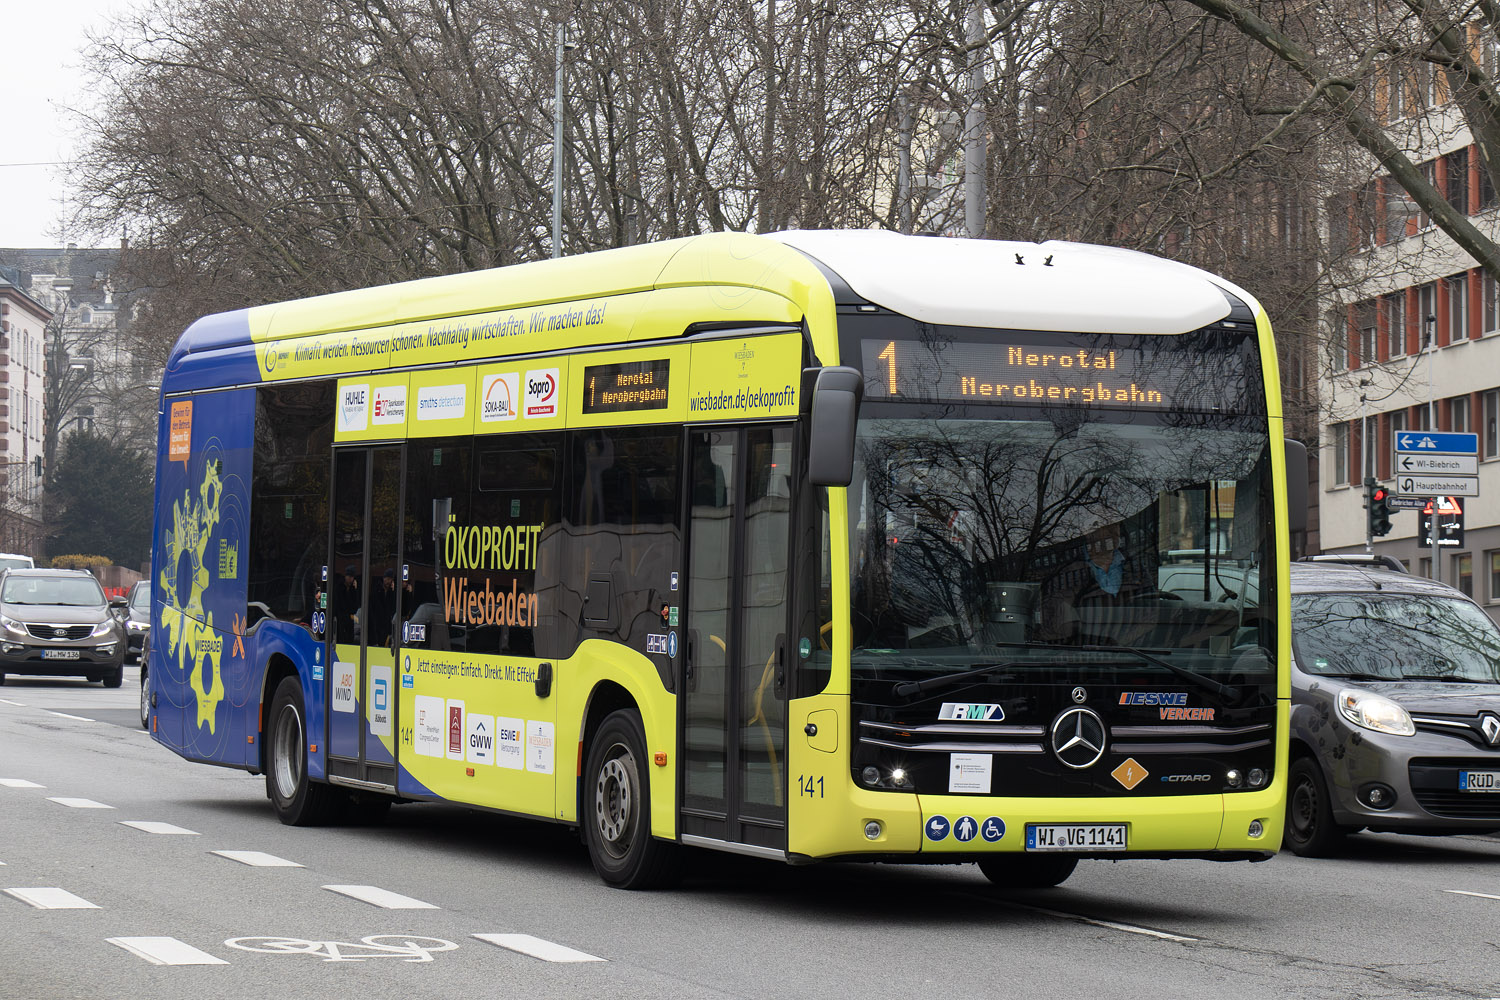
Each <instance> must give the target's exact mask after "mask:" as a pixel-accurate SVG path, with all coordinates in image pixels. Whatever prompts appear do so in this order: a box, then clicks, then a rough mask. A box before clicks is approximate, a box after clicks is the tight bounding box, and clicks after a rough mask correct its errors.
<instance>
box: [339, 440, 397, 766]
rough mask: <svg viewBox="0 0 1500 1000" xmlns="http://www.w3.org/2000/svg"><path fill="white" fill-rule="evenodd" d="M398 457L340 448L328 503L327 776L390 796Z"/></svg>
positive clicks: (389, 450) (382, 450)
mask: <svg viewBox="0 0 1500 1000" xmlns="http://www.w3.org/2000/svg"><path fill="white" fill-rule="evenodd" d="M401 450H402V449H401V446H400V445H386V446H383V447H374V448H367V447H359V448H340V449H338V450H337V451H336V452H335V453H334V467H333V484H332V490H333V502H332V503H331V504H330V506H329V511H330V517H331V521H332V523H331V524H330V526H329V559H328V630H327V636H326V639H327V643H328V656H327V659H328V664H329V669H328V670H327V671H326V673H325V678H326V681H325V683H326V684H327V690H326V692H325V694H326V701H325V702H324V703H325V704H326V705H327V706H328V712H327V718H328V773H329V776H330V777H333V778H341V779H344V783H353V784H366V785H370V786H375V787H380V788H383V789H389V790H392V791H394V790H395V785H396V777H395V764H396V757H395V746H396V742H395V741H396V732H397V729H396V690H395V664H396V659H395V653H394V645H393V642H394V634H393V633H394V624H393V623H394V621H395V617H396V609H397V601H398V598H397V595H398V594H399V592H400V574H401V516H400V512H401V482H402V469H401V459H402V456H401Z"/></svg>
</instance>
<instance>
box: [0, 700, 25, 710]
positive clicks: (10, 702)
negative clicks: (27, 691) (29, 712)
mask: <svg viewBox="0 0 1500 1000" xmlns="http://www.w3.org/2000/svg"><path fill="white" fill-rule="evenodd" d="M0 701H3V702H5V703H6V704H7V705H14V706H16V707H17V708H25V707H26V706H25V705H23V704H22V703H21V702H19V701H11V700H10V699H9V698H0Z"/></svg>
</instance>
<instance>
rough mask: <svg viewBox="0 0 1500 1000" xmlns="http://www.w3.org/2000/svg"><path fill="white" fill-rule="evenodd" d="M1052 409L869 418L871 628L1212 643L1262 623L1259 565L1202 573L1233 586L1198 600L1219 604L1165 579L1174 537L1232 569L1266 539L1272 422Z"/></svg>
mask: <svg viewBox="0 0 1500 1000" xmlns="http://www.w3.org/2000/svg"><path fill="white" fill-rule="evenodd" d="M1052 417H1053V419H1051V420H1034V421H1012V420H965V419H954V418H951V417H950V418H944V419H940V420H939V419H899V420H897V419H892V420H880V419H875V420H865V421H862V422H861V429H860V440H859V463H858V467H857V469H856V473H855V482H854V483H853V485H852V486H851V490H850V503H851V523H852V525H853V529H854V540H855V547H854V558H855V563H854V566H853V567H852V568H853V570H854V577H855V591H854V603H855V636H856V644H857V645H859V646H862V647H864V648H867V649H868V648H889V649H903V648H932V647H953V646H966V645H970V646H984V645H990V644H993V643H997V642H1018V641H1043V642H1073V643H1101V642H1102V643H1106V644H1133V645H1153V646H1166V647H1170V648H1175V647H1180V646H1195V647H1203V646H1206V645H1208V644H1209V640H1210V639H1211V638H1212V637H1223V638H1227V639H1228V640H1229V641H1232V642H1237V640H1238V639H1240V638H1242V637H1241V636H1238V635H1237V634H1236V632H1237V630H1239V629H1242V628H1245V627H1250V626H1253V624H1254V622H1253V620H1252V619H1253V617H1254V612H1255V610H1256V605H1257V603H1258V600H1257V598H1258V595H1256V594H1254V593H1247V591H1249V590H1251V589H1252V586H1253V584H1252V586H1246V585H1245V581H1246V580H1247V579H1253V578H1251V577H1250V576H1249V574H1247V572H1246V571H1245V569H1244V568H1241V569H1239V570H1238V576H1237V577H1234V580H1235V584H1234V586H1233V587H1232V588H1230V587H1227V586H1219V587H1217V588H1215V587H1202V586H1200V587H1199V590H1200V592H1204V591H1206V592H1207V593H1209V595H1210V596H1211V597H1214V598H1220V597H1227V596H1228V594H1229V592H1231V591H1232V596H1233V600H1230V601H1226V600H1216V601H1203V600H1199V601H1197V602H1196V605H1203V604H1212V605H1213V607H1211V608H1203V607H1196V606H1195V602H1192V601H1188V600H1183V599H1181V598H1180V597H1178V596H1177V595H1175V594H1171V593H1166V594H1163V592H1162V590H1161V588H1160V586H1159V582H1160V575H1159V574H1160V573H1161V567H1162V564H1163V558H1164V554H1165V553H1167V552H1169V551H1175V552H1179V553H1182V552H1186V553H1196V556H1193V557H1191V558H1196V560H1197V564H1196V565H1197V566H1199V567H1203V568H1202V569H1200V573H1205V572H1206V573H1212V575H1213V576H1214V578H1215V579H1222V577H1223V574H1222V572H1220V569H1221V566H1220V564H1222V563H1223V562H1224V561H1226V560H1228V559H1230V558H1231V555H1232V556H1233V557H1234V558H1235V559H1238V560H1240V561H1241V562H1242V563H1244V564H1246V565H1248V564H1249V563H1250V562H1252V561H1254V560H1255V559H1257V558H1258V557H1259V556H1260V550H1261V548H1262V546H1263V543H1264V524H1263V522H1264V521H1265V520H1266V519H1265V517H1264V516H1262V515H1261V514H1260V513H1259V511H1260V510H1261V509H1262V508H1261V506H1260V503H1259V499H1258V498H1259V494H1260V491H1261V490H1262V489H1263V488H1264V485H1263V481H1264V478H1265V475H1266V472H1265V468H1264V466H1263V465H1259V466H1258V465H1257V459H1259V458H1260V457H1261V455H1262V454H1263V451H1264V442H1265V437H1264V435H1263V434H1257V433H1249V432H1242V431H1226V430H1202V429H1188V428H1184V427H1180V426H1178V427H1163V426H1161V425H1159V424H1157V423H1156V422H1155V421H1151V420H1146V421H1142V422H1141V423H1140V424H1132V423H1128V422H1127V423H1089V422H1086V421H1085V420H1084V419H1083V418H1082V417H1081V416H1080V414H1079V412H1078V411H1077V410H1063V411H1056V412H1054V413H1053V414H1052ZM1236 483H1238V484H1239V486H1240V488H1238V489H1237V488H1236ZM1215 561H1216V562H1215ZM1211 562H1213V563H1214V565H1212V566H1210V563H1211ZM1191 568H1192V567H1189V569H1191ZM1167 605H1175V606H1171V607H1168V606H1167Z"/></svg>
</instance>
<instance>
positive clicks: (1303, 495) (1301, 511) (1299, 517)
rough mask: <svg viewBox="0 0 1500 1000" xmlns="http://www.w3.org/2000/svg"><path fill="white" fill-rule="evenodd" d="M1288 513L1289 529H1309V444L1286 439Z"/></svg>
mask: <svg viewBox="0 0 1500 1000" xmlns="http://www.w3.org/2000/svg"><path fill="white" fill-rule="evenodd" d="M1286 515H1287V530H1288V531H1306V530H1307V445H1305V444H1303V443H1302V442H1301V441H1297V440H1295V439H1293V438H1287V439H1286Z"/></svg>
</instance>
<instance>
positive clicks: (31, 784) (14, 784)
mask: <svg viewBox="0 0 1500 1000" xmlns="http://www.w3.org/2000/svg"><path fill="white" fill-rule="evenodd" d="M0 785H3V786H4V787H6V788H46V787H47V786H46V785H38V784H37V783H36V782H35V781H27V780H26V779H25V778H0Z"/></svg>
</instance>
